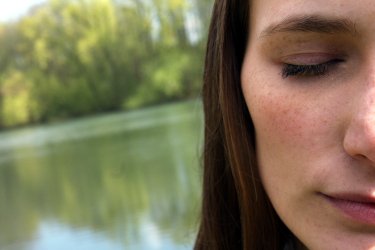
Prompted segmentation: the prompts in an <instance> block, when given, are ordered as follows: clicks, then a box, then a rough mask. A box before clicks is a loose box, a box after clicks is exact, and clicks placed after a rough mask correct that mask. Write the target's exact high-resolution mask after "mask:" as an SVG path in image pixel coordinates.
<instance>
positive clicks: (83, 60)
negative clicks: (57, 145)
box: [0, 0, 211, 127]
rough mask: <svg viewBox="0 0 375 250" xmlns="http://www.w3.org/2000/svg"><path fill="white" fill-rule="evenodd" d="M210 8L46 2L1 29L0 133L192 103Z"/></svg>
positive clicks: (138, 1) (177, 1)
mask: <svg viewBox="0 0 375 250" xmlns="http://www.w3.org/2000/svg"><path fill="white" fill-rule="evenodd" d="M210 2H211V1H208V0H202V1H188V0H155V1H149V0H128V1H124V2H121V1H113V0H50V1H49V2H48V3H46V4H44V5H42V6H40V7H38V8H37V9H35V10H34V11H33V12H32V13H30V14H29V15H28V16H25V17H24V18H22V19H21V20H19V21H18V22H16V23H12V24H1V25H0V48H1V50H0V57H1V58H2V60H1V61H0V90H1V91H0V110H1V112H0V127H10V126H17V125H23V124H28V123H36V122H48V121H50V120H56V119H65V118H69V117H76V116H83V115H88V114H93V113H96V112H104V111H111V110H119V109H130V108H138V107H142V106H145V105H152V104H156V103H161V102H166V101H170V100H181V99H187V98H191V97H196V96H197V95H199V89H200V85H201V75H202V66H203V54H204V53H203V51H204V43H205V41H204V40H205V39H204V37H205V36H204V35H203V34H204V32H205V28H202V27H205V26H206V25H207V22H208V20H207V10H208V9H209V8H210V6H211V3H210ZM194 18H195V19H194ZM193 19H194V20H193ZM191 21H194V23H196V24H198V27H201V29H198V31H197V30H195V31H192V30H191V29H189V28H188V27H189V26H188V23H189V22H190V23H192V22H191ZM197 32H198V33H199V32H200V33H199V34H198V33H197ZM193 33H194V34H195V36H196V37H198V38H199V39H195V40H194V39H191V34H193Z"/></svg>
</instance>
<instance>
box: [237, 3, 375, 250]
mask: <svg viewBox="0 0 375 250" xmlns="http://www.w3.org/2000/svg"><path fill="white" fill-rule="evenodd" d="M241 83H242V89H243V93H244V96H245V100H246V103H247V105H248V108H249V111H250V114H251V117H252V119H253V122H254V126H255V132H256V148H257V157H258V161H259V171H260V176H261V179H262V182H263V185H264V187H265V189H266V192H267V194H268V196H269V198H270V200H271V202H272V204H273V206H274V208H275V209H276V211H277V213H278V214H279V216H280V217H281V219H282V220H283V221H284V223H285V224H286V225H287V226H288V227H289V229H290V230H291V231H292V232H293V233H294V234H295V235H296V237H297V238H298V239H299V240H300V241H301V242H302V243H303V244H304V245H305V246H306V247H307V248H308V249H318V250H332V249H340V250H345V249H375V1H374V0H254V1H252V9H251V20H250V37H249V42H248V47H247V51H246V55H245V59H244V63H243V67H242V73H241Z"/></svg>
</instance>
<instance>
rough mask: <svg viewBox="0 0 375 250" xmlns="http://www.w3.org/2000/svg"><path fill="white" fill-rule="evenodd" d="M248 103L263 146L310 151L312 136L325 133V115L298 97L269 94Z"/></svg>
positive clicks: (249, 100)
mask: <svg viewBox="0 0 375 250" xmlns="http://www.w3.org/2000/svg"><path fill="white" fill-rule="evenodd" d="M246 99H247V104H248V107H249V112H250V114H251V117H252V119H253V122H254V126H255V130H256V136H257V138H258V140H260V141H261V142H263V141H264V140H265V141H264V142H268V141H269V142H270V143H271V144H272V145H275V143H276V144H282V145H284V146H287V145H290V144H291V145H294V146H298V147H304V148H305V147H309V148H311V147H312V146H313V144H314V141H315V140H314V136H313V135H317V134H320V133H322V131H319V130H322V129H323V128H324V125H325V124H326V122H324V121H325V119H323V117H322V114H319V112H317V110H314V109H313V108H311V107H309V105H308V104H307V103H306V102H305V101H300V98H298V97H297V96H293V95H290V94H287V93H282V92H280V93H271V92H268V93H266V94H264V93H263V94H262V93H260V94H258V95H256V96H249V97H248V98H246ZM318 121H319V122H318Z"/></svg>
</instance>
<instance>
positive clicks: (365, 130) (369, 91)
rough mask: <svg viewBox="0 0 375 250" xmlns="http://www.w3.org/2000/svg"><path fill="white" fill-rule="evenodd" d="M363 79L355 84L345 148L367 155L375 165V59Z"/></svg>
mask: <svg viewBox="0 0 375 250" xmlns="http://www.w3.org/2000/svg"><path fill="white" fill-rule="evenodd" d="M367 66H368V67H367V70H363V71H362V72H366V73H364V74H361V75H362V80H360V81H359V82H357V84H355V88H354V89H353V97H352V99H351V100H348V102H350V103H351V105H350V107H353V109H352V110H351V112H350V113H351V121H350V123H349V127H348V128H347V131H346V134H345V138H344V148H345V150H346V152H347V153H348V154H349V155H351V156H360V158H361V159H363V157H365V158H366V159H368V160H370V161H371V162H372V165H374V166H375V60H372V66H371V64H367Z"/></svg>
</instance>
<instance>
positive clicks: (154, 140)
mask: <svg viewBox="0 0 375 250" xmlns="http://www.w3.org/2000/svg"><path fill="white" fill-rule="evenodd" d="M200 109H201V106H200V104H199V103H198V102H188V103H180V104H171V105H165V106H160V107H155V108H149V109H145V110H140V111H134V112H128V113H116V114H110V115H102V116H97V117H91V118H85V119H80V120H76V121H72V122H67V123H63V124H57V125H48V126H41V127H34V128H26V129H18V130H13V131H8V132H2V133H0V199H1V202H0V249H2V250H11V249H12V250H13V249H14V250H22V249H27V250H29V249H32V250H34V249H35V250H51V249H53V250H59V249H80V250H82V249H90V250H91V249H94V250H95V249H109V250H111V249H130V250H133V249H134V250H138V249H139V250H143V249H163V250H168V249H171V250H172V249H173V250H174V249H176V250H179V249H191V248H192V244H193V241H194V237H195V234H196V227H197V220H198V219H197V214H198V210H199V206H200V204H199V196H200V169H199V164H198V162H199V160H198V159H199V154H200V153H199V152H200V141H201V138H202V132H201V112H200Z"/></svg>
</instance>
